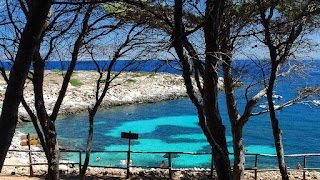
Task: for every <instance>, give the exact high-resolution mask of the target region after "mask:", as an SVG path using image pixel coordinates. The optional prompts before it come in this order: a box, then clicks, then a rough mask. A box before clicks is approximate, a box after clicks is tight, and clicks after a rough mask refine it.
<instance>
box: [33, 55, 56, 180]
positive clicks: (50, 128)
mask: <svg viewBox="0 0 320 180" xmlns="http://www.w3.org/2000/svg"><path fill="white" fill-rule="evenodd" d="M34 61H35V62H34V76H33V86H34V95H35V108H36V110H37V116H38V119H39V121H40V124H41V127H42V130H43V132H44V135H45V139H46V145H47V150H48V152H49V153H48V175H47V177H46V179H50V180H54V179H59V148H58V144H57V139H56V138H57V135H56V129H55V124H54V121H53V120H52V119H50V117H49V116H48V113H47V111H46V106H45V102H44V99H43V78H44V66H45V61H43V60H42V59H41V57H40V54H39V52H36V53H35V56H34Z"/></svg>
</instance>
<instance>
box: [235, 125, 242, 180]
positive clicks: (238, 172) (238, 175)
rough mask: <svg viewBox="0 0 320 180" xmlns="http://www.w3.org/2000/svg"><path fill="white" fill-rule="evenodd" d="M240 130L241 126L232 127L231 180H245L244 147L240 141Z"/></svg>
mask: <svg viewBox="0 0 320 180" xmlns="http://www.w3.org/2000/svg"><path fill="white" fill-rule="evenodd" d="M242 129H243V127H241V126H233V127H232V138H233V150H234V164H233V178H234V179H245V178H244V170H245V168H244V164H245V158H244V145H243V141H242Z"/></svg>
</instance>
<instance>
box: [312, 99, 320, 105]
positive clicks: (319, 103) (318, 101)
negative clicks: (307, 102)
mask: <svg viewBox="0 0 320 180" xmlns="http://www.w3.org/2000/svg"><path fill="white" fill-rule="evenodd" d="M312 103H313V104H314V105H316V106H320V100H319V99H317V100H313V101H312Z"/></svg>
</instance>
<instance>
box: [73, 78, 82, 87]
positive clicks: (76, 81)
mask: <svg viewBox="0 0 320 180" xmlns="http://www.w3.org/2000/svg"><path fill="white" fill-rule="evenodd" d="M70 84H71V85H72V86H75V87H80V86H82V85H83V83H82V82H80V81H79V80H78V79H70Z"/></svg>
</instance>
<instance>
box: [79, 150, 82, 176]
mask: <svg viewBox="0 0 320 180" xmlns="http://www.w3.org/2000/svg"><path fill="white" fill-rule="evenodd" d="M81 162H82V157H81V150H80V151H79V173H80V172H81V166H82V165H81Z"/></svg>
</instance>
